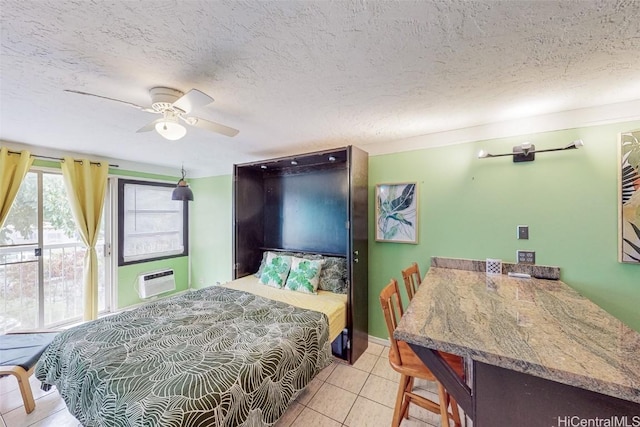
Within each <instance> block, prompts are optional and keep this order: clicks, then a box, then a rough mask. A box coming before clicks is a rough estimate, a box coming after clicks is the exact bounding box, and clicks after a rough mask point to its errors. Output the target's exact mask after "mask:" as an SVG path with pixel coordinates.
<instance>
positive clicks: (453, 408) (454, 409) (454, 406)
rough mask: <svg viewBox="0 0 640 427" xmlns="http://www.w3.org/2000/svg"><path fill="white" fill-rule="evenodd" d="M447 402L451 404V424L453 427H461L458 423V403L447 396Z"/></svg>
mask: <svg viewBox="0 0 640 427" xmlns="http://www.w3.org/2000/svg"><path fill="white" fill-rule="evenodd" d="M449 402H450V403H451V415H453V423H454V424H455V427H461V425H462V424H461V423H460V411H459V410H458V402H456V399H454V398H453V396H451V395H449Z"/></svg>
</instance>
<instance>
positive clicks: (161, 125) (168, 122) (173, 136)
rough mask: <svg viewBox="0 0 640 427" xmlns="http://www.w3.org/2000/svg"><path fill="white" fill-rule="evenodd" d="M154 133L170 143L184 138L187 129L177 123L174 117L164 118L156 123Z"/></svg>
mask: <svg viewBox="0 0 640 427" xmlns="http://www.w3.org/2000/svg"><path fill="white" fill-rule="evenodd" d="M156 132H158V133H159V134H160V135H162V136H163V137H164V138H166V139H168V140H170V141H175V140H178V139H180V138H182V137H183V136H185V135H186V134H187V129H186V128H185V127H184V126H182V125H181V124H180V123H178V121H177V120H176V119H175V117H173V118H172V117H165V118H164V120H161V121H159V122H158V123H156Z"/></svg>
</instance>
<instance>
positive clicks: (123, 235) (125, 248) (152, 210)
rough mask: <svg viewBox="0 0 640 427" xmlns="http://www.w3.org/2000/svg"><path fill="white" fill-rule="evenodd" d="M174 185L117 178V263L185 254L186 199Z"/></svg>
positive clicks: (186, 230)
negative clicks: (173, 197)
mask: <svg viewBox="0 0 640 427" xmlns="http://www.w3.org/2000/svg"><path fill="white" fill-rule="evenodd" d="M174 188H175V185H174V184H165V183H157V182H148V181H133V180H124V179H121V180H119V183H118V236H119V239H118V247H119V251H118V265H126V264H131V263H136V262H142V261H150V260H156V259H163V258H171V257H176V256H184V255H187V254H188V250H187V246H188V244H187V235H188V225H187V223H188V221H187V217H188V215H187V202H185V201H176V200H171V193H172V192H173V189H174Z"/></svg>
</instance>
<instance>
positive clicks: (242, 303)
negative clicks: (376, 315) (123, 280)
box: [35, 276, 347, 427]
mask: <svg viewBox="0 0 640 427" xmlns="http://www.w3.org/2000/svg"><path fill="white" fill-rule="evenodd" d="M257 282H258V279H257V278H256V277H254V276H247V277H245V278H242V279H238V280H235V281H233V282H230V283H228V284H225V285H221V286H212V287H209V288H205V289H201V290H197V291H193V292H188V293H185V294H182V295H178V296H174V297H169V298H166V299H163V300H160V301H157V302H151V303H148V304H145V305H144V306H141V307H138V308H135V309H132V310H130V311H126V312H122V313H118V314H115V315H112V316H108V317H105V318H102V319H98V320H95V321H92V322H88V323H85V324H82V325H79V326H76V327H74V328H71V329H69V330H67V331H65V332H63V333H61V334H60V335H59V336H57V337H56V338H55V340H54V341H53V342H52V343H51V345H50V346H49V347H48V349H47V350H46V351H45V353H44V354H43V355H42V357H41V359H40V361H39V362H38V364H37V366H36V370H35V375H36V377H37V378H38V379H39V380H40V381H42V383H43V386H44V387H45V388H46V387H47V386H50V385H55V386H56V387H57V389H58V391H59V393H60V395H61V396H62V398H63V399H64V401H65V403H66V405H67V407H68V409H69V411H70V412H71V414H72V415H74V416H75V417H76V418H77V419H78V421H80V422H81V423H82V424H83V425H85V426H105V427H106V426H109V427H112V426H163V427H164V426H236V425H251V426H258V425H266V426H268V425H273V424H274V423H275V422H276V421H277V420H278V419H279V418H280V417H281V416H282V414H284V412H285V411H286V408H287V406H288V405H289V403H290V402H291V401H292V400H293V399H295V397H296V396H297V394H298V393H299V392H300V391H301V390H302V389H304V388H305V386H306V385H307V384H308V383H309V382H310V381H311V380H312V379H313V377H314V376H315V375H316V374H317V373H318V372H319V371H320V370H321V369H323V368H324V367H326V366H327V365H328V364H330V363H331V359H332V356H331V346H330V343H331V340H332V338H333V337H335V336H337V335H339V334H340V331H341V330H342V329H343V328H344V323H345V318H346V314H345V311H346V297H347V296H346V295H342V294H335V293H333V292H324V291H318V294H317V295H304V294H301V293H299V292H292V291H288V290H280V289H274V288H269V287H267V286H264V285H261V284H258V283H257ZM247 290H249V291H252V292H255V294H254V293H251V292H247ZM292 303H293V304H295V305H292ZM296 305H298V306H296Z"/></svg>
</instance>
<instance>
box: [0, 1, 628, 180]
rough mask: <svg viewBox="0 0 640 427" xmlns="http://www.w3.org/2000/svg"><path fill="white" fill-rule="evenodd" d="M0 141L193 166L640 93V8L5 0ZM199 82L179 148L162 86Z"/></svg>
mask: <svg viewBox="0 0 640 427" xmlns="http://www.w3.org/2000/svg"><path fill="white" fill-rule="evenodd" d="M0 16H1V32H2V47H1V49H2V50H1V51H0V54H1V58H0V59H1V64H0V65H1V67H2V68H1V82H0V84H1V86H0V90H1V93H0V107H1V109H0V139H2V140H5V141H9V142H16V143H23V144H28V145H36V146H42V147H48V148H51V149H61V150H70V151H74V152H80V153H88V154H92V155H95V156H105V157H110V158H115V159H124V160H131V161H140V162H144V163H150V164H156V165H163V166H168V167H172V168H179V167H180V165H181V164H182V163H184V165H185V168H186V169H187V170H188V171H189V173H190V174H192V176H193V175H197V176H205V175H217V174H221V173H230V172H231V165H232V164H233V163H240V162H246V161H251V160H257V159H261V158H269V157H275V156H281V155H288V154H295V153H301V152H306V151H312V150H319V149H324V148H330V147H337V146H343V145H347V144H354V145H358V146H361V147H363V148H364V149H365V150H366V149H367V146H369V147H378V151H379V147H380V146H381V145H384V146H388V149H390V150H391V149H393V145H394V144H399V142H398V141H401V140H403V139H406V138H411V137H416V136H419V135H426V134H432V133H435V132H442V131H447V130H452V129H460V128H466V127H471V126H477V125H481V124H486V123H492V122H499V121H504V120H509V119H513V118H518V117H524V116H528V115H539V114H546V113H553V112H559V111H566V110H573V109H577V108H584V107H593V106H599V105H606V104H612V103H618V102H625V101H631V100H637V99H640V26H639V25H638V17H639V16H640V2H638V1H626V0H618V1H614V0H606V1H592V0H579V1H570V0H559V1H489V0H487V1H442V0H433V1H426V0H422V1H416V2H414V1H369V2H360V1H357V2H354V1H326V0H320V1H270V2H267V1H253V0H252V1H197V0H183V1H180V0H177V1H163V0H153V1H152V0H142V1H128V0H115V1H88V0H77V1H62V0H52V1H44V0H35V1H25V0H20V1H17V0H2V3H1V6H0ZM154 86H168V87H173V88H176V89H179V90H182V91H184V92H186V91H188V90H189V89H191V88H197V89H199V90H201V91H203V92H205V93H207V94H209V95H211V96H212V97H213V98H215V102H214V103H212V104H210V105H208V106H206V107H204V108H202V109H200V110H198V111H197V112H196V113H197V114H196V115H198V116H200V117H202V118H205V119H208V120H212V121H215V122H219V123H223V124H225V125H228V126H231V127H234V128H237V129H239V130H240V133H239V135H237V136H236V137H234V138H228V137H225V136H220V135H217V134H214V133H210V132H207V131H205V130H202V129H197V128H192V127H189V129H188V133H187V135H186V136H185V137H184V138H183V139H181V140H179V141H173V142H172V141H167V140H164V139H163V138H161V137H160V136H159V135H158V134H156V133H155V132H148V133H136V132H135V131H136V130H137V129H139V128H140V127H142V126H143V125H145V124H146V123H148V122H150V121H152V120H154V119H156V118H157V116H154V115H152V114H150V113H146V112H143V111H139V110H135V109H132V108H129V107H127V106H126V105H124V104H119V103H114V102H110V101H107V100H103V99H99V98H90V97H86V96H81V95H77V94H72V93H67V92H64V89H71V90H78V91H85V92H91V93H95V94H99V95H102V96H107V97H111V98H117V99H121V100H125V101H128V102H132V103H135V104H139V105H143V106H149V105H150V98H149V94H148V90H149V89H150V88H152V87H154Z"/></svg>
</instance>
